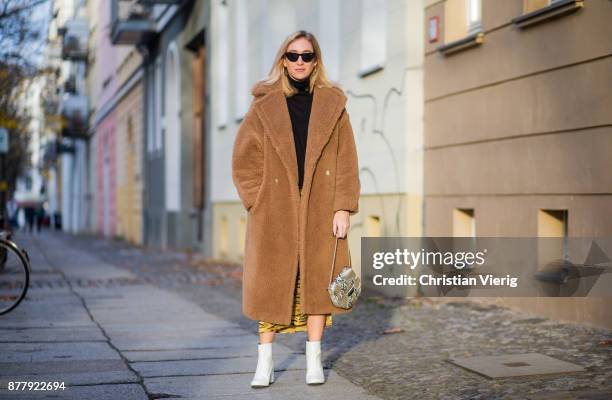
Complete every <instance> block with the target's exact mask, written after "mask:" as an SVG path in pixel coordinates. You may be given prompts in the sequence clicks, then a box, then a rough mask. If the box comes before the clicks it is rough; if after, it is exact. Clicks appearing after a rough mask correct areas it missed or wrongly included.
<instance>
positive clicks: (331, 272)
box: [329, 233, 353, 285]
mask: <svg viewBox="0 0 612 400" xmlns="http://www.w3.org/2000/svg"><path fill="white" fill-rule="evenodd" d="M338 239H339V238H338V236H336V246H335V247H334V259H333V261H332V266H331V271H330V273H329V284H330V285H331V283H332V278H333V275H334V265H336V250H338ZM346 240H348V233H347V234H346ZM350 247H351V246H349V245H348V242H347V243H346V251H347V253H348V259H349V267H351V268H352V267H353V266H352V265H351V248H350Z"/></svg>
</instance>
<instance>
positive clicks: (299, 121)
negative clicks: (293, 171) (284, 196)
mask: <svg viewBox="0 0 612 400" xmlns="http://www.w3.org/2000/svg"><path fill="white" fill-rule="evenodd" d="M287 76H288V78H289V82H291V84H292V85H293V87H295V88H296V89H297V90H298V93H296V94H295V95H293V96H291V97H287V107H288V108H289V116H290V117H291V125H292V127H293V141H294V142H295V155H296V156H297V167H298V178H299V179H298V182H299V189H300V193H301V190H302V184H303V182H304V161H305V158H306V143H307V141H308V140H307V139H308V121H309V119H310V109H311V107H312V93H310V92H309V91H308V89H309V85H310V77H308V78H306V79H303V80H301V81H297V80H295V79H293V78H292V77H291V75H289V74H288V75H287Z"/></svg>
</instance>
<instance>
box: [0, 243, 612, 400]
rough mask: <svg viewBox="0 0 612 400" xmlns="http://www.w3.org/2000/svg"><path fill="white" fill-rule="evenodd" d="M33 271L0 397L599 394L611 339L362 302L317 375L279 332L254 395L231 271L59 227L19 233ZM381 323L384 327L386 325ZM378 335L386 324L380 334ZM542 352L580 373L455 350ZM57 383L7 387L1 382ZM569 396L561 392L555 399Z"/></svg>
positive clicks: (531, 323) (4, 361)
mask: <svg viewBox="0 0 612 400" xmlns="http://www.w3.org/2000/svg"><path fill="white" fill-rule="evenodd" d="M15 240H16V241H17V242H18V244H19V245H20V246H21V247H24V248H26V249H27V251H28V252H29V254H30V257H31V260H32V268H33V276H32V281H31V285H30V290H29V292H28V295H27V298H26V300H25V301H24V302H23V303H21V304H20V306H19V307H18V308H17V309H16V310H14V311H13V312H12V313H9V314H8V315H5V316H2V317H0V342H2V343H1V345H0V346H2V349H3V350H2V352H1V353H0V385H1V389H0V398H2V399H30V398H31V399H40V398H56V399H57V398H60V399H161V398H181V399H220V398H225V399H227V398H231V399H259V398H266V399H268V398H271V399H274V398H287V397H288V396H290V397H291V398H292V399H319V398H320V399H347V398H354V399H375V398H385V399H412V398H414V399H438V398H453V399H477V398H478V399H493V398H499V399H502V398H504V399H506V398H508V399H510V398H512V399H563V398H568V399H569V398H581V399H582V398H583V399H600V398H601V399H603V398H609V395H610V394H611V393H612V383H611V382H612V363H611V362H610V361H611V360H612V335H611V333H610V332H609V331H606V330H604V329H597V328H590V327H585V326H579V325H572V324H563V323H560V322H555V321H552V320H548V319H546V318H538V317H533V316H529V315H522V314H520V313H517V312H515V311H511V310H508V309H503V308H500V307H479V306H476V305H468V304H464V303H459V302H455V303H449V304H445V305H442V304H436V303H435V302H432V301H430V300H429V299H409V300H407V301H404V302H397V301H392V300H380V301H364V302H362V303H361V304H359V306H358V307H357V308H356V309H355V310H354V311H353V312H352V313H350V314H348V315H346V316H339V317H338V318H334V322H333V326H332V327H331V328H330V329H328V330H326V332H325V335H324V338H323V363H324V367H325V373H326V376H327V382H326V383H325V384H324V385H321V386H307V385H306V384H305V383H304V374H305V358H304V344H305V340H306V339H305V334H303V333H301V334H300V333H299V334H287V335H277V339H276V341H275V344H274V358H275V370H276V381H275V382H274V383H273V384H272V385H271V386H270V387H268V388H263V389H251V388H250V386H249V382H250V380H251V379H252V375H253V372H254V369H255V366H256V363H257V335H256V334H255V332H256V328H257V322H256V321H251V320H248V319H246V318H244V317H243V316H242V313H241V298H240V294H241V290H240V288H241V286H240V284H241V283H240V272H241V270H240V267H239V266H238V265H234V264H231V263H224V262H219V261H215V260H203V259H199V258H197V257H196V256H195V255H194V256H193V257H190V256H189V255H188V254H185V253H180V252H172V251H163V252H162V251H159V250H151V249H143V248H138V247H132V246H130V245H128V244H126V243H124V242H121V241H113V240H109V239H100V238H97V237H95V236H75V235H70V234H66V233H51V232H48V231H45V232H43V233H40V234H34V235H25V234H21V233H19V234H17V235H16V237H15ZM389 329H391V330H389ZM385 330H387V332H386V333H384V332H385ZM528 352H539V353H544V354H546V355H548V356H551V357H555V358H558V359H561V360H564V361H568V362H572V363H575V364H578V365H580V366H582V367H584V368H585V371H584V372H577V373H572V374H553V375H542V376H535V375H534V376H525V377H510V378H500V379H489V378H486V377H483V376H481V375H479V374H475V373H473V372H471V371H469V370H466V369H463V368H460V367H457V366H456V365H453V364H451V363H449V362H447V361H446V359H448V358H450V357H453V356H466V355H470V354H472V355H489V354H497V353H505V354H507V353H528ZM40 381H45V382H60V383H61V382H64V384H65V389H63V390H61V389H59V390H49V391H32V390H19V391H16V390H13V391H9V390H7V387H8V383H9V382H40ZM564 396H569V397H564Z"/></svg>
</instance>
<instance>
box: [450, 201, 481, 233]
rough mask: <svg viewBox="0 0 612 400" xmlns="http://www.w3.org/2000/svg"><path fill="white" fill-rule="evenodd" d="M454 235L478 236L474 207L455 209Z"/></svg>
mask: <svg viewBox="0 0 612 400" xmlns="http://www.w3.org/2000/svg"><path fill="white" fill-rule="evenodd" d="M453 236H454V237H476V220H475V219H474V209H473V208H455V209H454V210H453Z"/></svg>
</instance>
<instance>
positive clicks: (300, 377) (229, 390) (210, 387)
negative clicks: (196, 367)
mask: <svg viewBox="0 0 612 400" xmlns="http://www.w3.org/2000/svg"><path fill="white" fill-rule="evenodd" d="M325 374H326V382H325V383H324V384H323V385H317V386H310V385H306V383H305V373H304V371H283V372H279V373H275V381H274V383H272V385H270V386H269V387H266V388H251V386H250V382H251V379H253V376H252V374H251V373H248V374H227V375H210V376H195V377H169V378H145V380H144V384H145V386H146V387H147V389H148V391H149V392H150V393H165V394H168V395H174V396H181V399H183V398H187V399H211V398H212V399H214V398H226V399H232V400H233V399H237V398H238V399H249V398H266V399H287V398H290V399H304V400H306V399H308V400H310V399H338V400H340V399H364V400H365V399H368V400H370V399H372V400H373V399H377V398H378V397H375V396H373V395H368V394H367V393H366V392H365V391H364V390H363V389H361V388H359V387H357V386H355V385H353V384H352V383H351V382H349V381H348V380H347V379H345V378H343V377H342V376H340V375H338V374H337V373H336V372H335V371H332V370H325Z"/></svg>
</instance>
